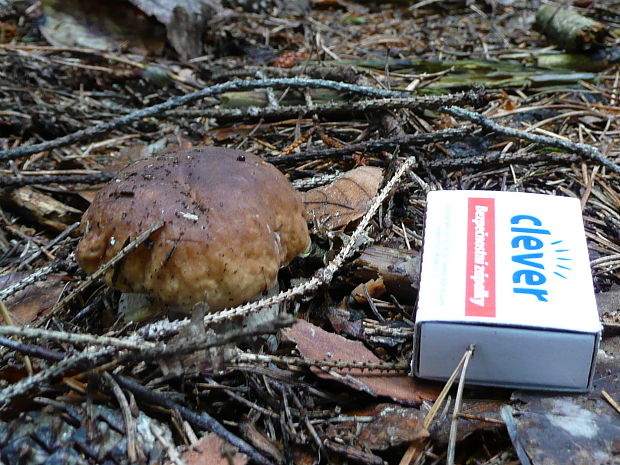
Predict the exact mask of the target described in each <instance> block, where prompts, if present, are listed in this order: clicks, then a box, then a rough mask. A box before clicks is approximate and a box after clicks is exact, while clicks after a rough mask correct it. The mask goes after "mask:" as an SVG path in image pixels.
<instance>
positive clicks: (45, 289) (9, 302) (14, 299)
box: [0, 272, 66, 326]
mask: <svg viewBox="0 0 620 465" xmlns="http://www.w3.org/2000/svg"><path fill="white" fill-rule="evenodd" d="M27 276H28V273H17V272H16V273H9V274H5V275H3V276H0V290H2V289H6V288H7V287H9V286H12V285H14V284H15V283H17V282H19V281H21V280H22V279H24V278H25V277H27ZM63 278H64V275H61V274H51V275H48V276H47V279H46V280H45V281H37V282H35V283H33V284H30V285H29V286H26V287H25V288H24V289H22V290H21V291H19V292H16V293H15V294H13V295H12V296H10V297H8V298H7V299H6V300H5V301H4V303H5V305H6V308H7V309H8V310H9V313H10V314H11V317H12V318H13V324H15V325H18V326H21V325H25V324H28V323H32V322H33V321H34V320H36V319H37V318H38V317H41V316H43V315H45V314H46V313H47V312H49V311H50V310H51V309H52V307H53V306H54V304H55V303H56V301H57V300H58V297H60V294H61V292H62V290H63V288H64V287H65V284H66V283H65V281H64V280H63Z"/></svg>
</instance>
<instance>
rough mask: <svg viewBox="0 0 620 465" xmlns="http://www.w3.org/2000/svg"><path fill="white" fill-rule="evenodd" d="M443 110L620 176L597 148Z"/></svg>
mask: <svg viewBox="0 0 620 465" xmlns="http://www.w3.org/2000/svg"><path fill="white" fill-rule="evenodd" d="M441 110H442V111H445V112H446V113H449V114H451V115H452V116H455V117H458V118H463V119H466V120H468V121H472V122H474V123H476V124H479V125H480V126H482V127H484V128H487V129H489V130H491V131H495V132H498V133H500V134H503V135H505V136H508V137H516V138H518V139H524V140H528V141H530V142H534V143H536V144H544V145H551V146H552V147H558V148H561V149H564V150H567V151H569V152H572V153H576V154H578V155H581V156H583V157H586V158H589V159H590V160H593V161H595V162H597V163H600V164H601V165H603V166H606V167H607V168H609V169H610V170H612V171H614V172H615V173H618V174H620V166H619V165H618V164H616V163H614V162H613V161H611V160H610V159H609V158H607V157H606V156H605V155H603V154H602V153H601V152H600V151H599V150H598V149H597V148H596V147H593V146H591V145H588V144H581V143H579V142H571V141H569V140H565V139H560V138H558V137H549V136H541V135H536V134H531V133H529V132H525V131H520V130H518V129H513V128H507V127H505V126H501V125H499V124H497V123H495V122H494V121H492V120H490V119H489V118H487V117H486V116H483V115H481V114H480V113H476V112H475V111H470V110H466V109H464V108H459V107H455V106H451V107H444V108H442V109H441Z"/></svg>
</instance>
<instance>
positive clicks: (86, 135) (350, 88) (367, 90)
mask: <svg viewBox="0 0 620 465" xmlns="http://www.w3.org/2000/svg"><path fill="white" fill-rule="evenodd" d="M264 87H273V88H286V87H296V88H299V87H312V88H325V89H332V90H335V91H340V92H353V93H356V94H360V95H364V96H367V97H410V96H411V94H410V93H407V92H396V91H389V90H384V89H375V88H373V87H364V86H356V85H354V84H347V83H344V82H336V81H326V80H324V79H302V78H276V79H258V80H255V81H244V80H234V81H230V82H225V83H223V84H216V85H214V86H210V87H205V88H204V89H201V90H199V91H197V92H192V93H191V94H186V95H182V96H180V97H176V98H172V99H170V100H167V101H165V102H164V103H160V104H158V105H153V106H151V107H147V108H143V109H141V110H138V111H135V112H133V113H130V114H128V115H124V116H121V117H120V118H117V119H114V120H112V121H108V122H105V123H100V124H97V125H95V126H91V127H89V128H87V129H82V130H80V131H76V132H74V133H72V134H67V135H66V136H62V137H59V138H57V139H54V140H51V141H46V142H42V143H40V144H34V145H29V146H24V147H18V148H16V149H10V150H0V160H14V159H16V158H22V157H27V156H29V155H32V154H34V153H38V152H43V151H45V150H51V149H54V148H58V147H64V146H66V145H70V144H74V143H80V142H86V141H92V140H95V139H97V138H98V137H101V136H103V135H105V134H107V133H109V132H111V131H113V130H114V129H118V128H122V127H125V126H127V125H128V124H129V123H133V122H134V121H139V120H142V119H143V118H147V117H149V116H154V115H157V114H160V113H163V112H165V111H167V110H171V109H173V108H176V107H179V106H181V105H185V104H188V103H191V102H195V101H198V100H201V99H203V98H205V97H210V96H212V95H218V94H221V93H223V92H232V91H239V90H248V89H259V88H264Z"/></svg>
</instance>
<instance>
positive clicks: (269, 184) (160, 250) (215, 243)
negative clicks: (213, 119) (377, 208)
mask: <svg viewBox="0 0 620 465" xmlns="http://www.w3.org/2000/svg"><path fill="white" fill-rule="evenodd" d="M158 221H163V222H164V226H163V227H162V228H161V229H160V230H158V231H156V232H155V233H153V234H152V235H151V237H150V238H149V239H147V241H145V242H144V243H143V244H142V245H140V246H139V247H138V248H137V249H136V250H134V251H133V252H131V253H130V254H129V255H128V256H127V257H126V258H125V259H124V260H123V261H122V262H121V263H120V264H119V265H117V266H116V267H114V268H113V269H112V270H110V271H109V272H108V273H107V274H106V275H105V281H106V283H107V284H108V285H109V286H111V287H114V288H116V289H120V290H122V291H125V292H143V293H149V294H152V295H154V296H156V297H157V298H158V299H160V300H161V301H162V302H163V303H166V304H170V305H191V304H194V303H198V302H206V303H207V304H208V305H209V308H210V309H211V310H218V309H222V308H225V307H230V306H235V305H238V304H240V303H243V302H246V301H248V300H250V299H251V298H252V297H254V296H256V295H257V294H260V293H261V292H262V291H264V290H265V289H268V288H270V287H271V286H273V285H274V284H275V281H276V277H277V273H278V269H279V268H280V267H281V266H283V265H285V264H286V263H288V262H289V261H290V260H292V259H293V258H294V257H295V256H297V255H299V254H300V253H302V252H303V251H304V250H305V249H306V247H307V245H308V242H309V236H308V229H307V225H306V221H305V220H304V218H303V216H302V205H301V201H300V200H299V197H298V196H297V194H296V192H295V191H294V189H293V188H292V186H291V185H290V184H289V182H288V180H287V179H286V177H284V176H283V175H282V173H280V171H278V170H277V169H276V168H275V167H274V166H272V165H270V164H269V163H266V162H264V161H262V160H261V159H260V158H258V157H256V156H254V155H251V154H248V153H244V152H241V151H239V150H233V149H227V148H221V147H200V148H194V149H191V150H186V151H179V152H175V153H168V154H165V155H160V156H157V157H155V158H151V159H144V160H140V161H138V162H136V163H134V164H132V165H130V166H128V167H127V168H125V169H123V170H122V171H120V172H119V173H118V175H117V177H116V178H115V179H113V180H112V181H111V182H110V183H109V184H108V185H107V186H105V187H104V188H103V189H101V191H99V192H98V193H97V196H96V197H95V199H94V200H93V202H92V204H91V206H90V208H89V209H88V210H87V211H86V213H84V216H83V218H82V227H83V228H84V230H85V233H84V237H83V238H82V240H81V241H80V243H79V245H78V248H77V259H78V262H79V264H80V266H81V267H82V268H83V269H84V270H85V271H86V272H87V273H93V272H94V271H95V270H97V269H98V268H99V267H100V266H101V265H102V264H104V263H106V262H108V261H109V260H110V259H111V258H112V257H114V256H115V255H116V254H117V253H118V252H119V251H120V250H121V249H122V248H123V247H124V246H125V245H127V244H128V243H129V242H130V241H131V240H132V239H134V238H135V237H136V236H138V235H139V234H140V233H141V232H143V231H145V230H147V229H148V228H150V227H152V226H154V225H155V224H156V223H157V222H158Z"/></svg>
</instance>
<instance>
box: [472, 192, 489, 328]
mask: <svg viewBox="0 0 620 465" xmlns="http://www.w3.org/2000/svg"><path fill="white" fill-rule="evenodd" d="M468 200H469V202H468V205H467V265H466V266H467V268H466V275H465V282H466V284H465V315H467V316H486V317H493V318H494V317H495V199H489V198H480V199H479V198H469V199H468Z"/></svg>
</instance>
